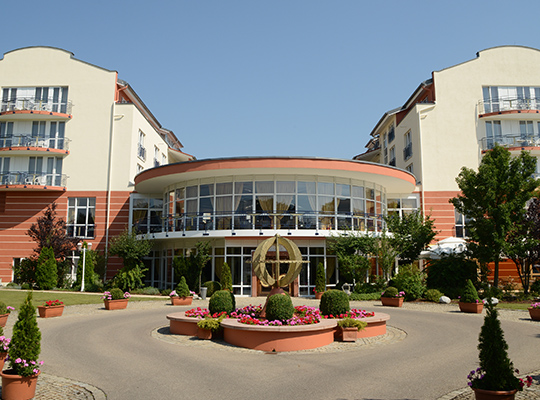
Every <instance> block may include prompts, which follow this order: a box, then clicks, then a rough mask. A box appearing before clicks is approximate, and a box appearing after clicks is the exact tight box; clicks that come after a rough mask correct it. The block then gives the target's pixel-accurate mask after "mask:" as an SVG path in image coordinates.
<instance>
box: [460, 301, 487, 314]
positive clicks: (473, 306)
mask: <svg viewBox="0 0 540 400" xmlns="http://www.w3.org/2000/svg"><path fill="white" fill-rule="evenodd" d="M483 309H484V303H483V302H481V301H479V302H478V303H464V302H462V301H460V302H459V310H460V311H461V312H465V313H471V314H480V313H481V312H482V310H483Z"/></svg>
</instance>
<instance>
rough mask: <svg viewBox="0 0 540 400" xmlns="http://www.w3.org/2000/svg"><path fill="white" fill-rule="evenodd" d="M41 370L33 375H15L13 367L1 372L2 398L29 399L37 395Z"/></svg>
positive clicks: (4, 399)
mask: <svg viewBox="0 0 540 400" xmlns="http://www.w3.org/2000/svg"><path fill="white" fill-rule="evenodd" d="M40 373H41V371H39V372H38V373H37V374H36V375H32V376H20V375H15V373H14V372H13V370H12V369H7V370H5V371H2V372H0V376H1V377H2V400H29V399H32V398H34V396H35V395H36V385H37V379H38V376H39V374H40Z"/></svg>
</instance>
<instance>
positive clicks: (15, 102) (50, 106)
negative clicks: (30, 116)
mask: <svg viewBox="0 0 540 400" xmlns="http://www.w3.org/2000/svg"><path fill="white" fill-rule="evenodd" d="M71 108H72V104H71V101H67V102H52V101H47V100H36V99H34V98H31V97H17V98H16V99H11V100H7V101H6V100H4V101H2V102H1V103H0V112H5V111H49V112H57V113H62V114H71Z"/></svg>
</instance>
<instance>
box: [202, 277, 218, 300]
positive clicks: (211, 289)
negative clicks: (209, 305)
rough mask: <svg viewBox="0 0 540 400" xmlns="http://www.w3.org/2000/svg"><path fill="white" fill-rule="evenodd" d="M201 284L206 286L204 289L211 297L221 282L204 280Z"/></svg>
mask: <svg viewBox="0 0 540 400" xmlns="http://www.w3.org/2000/svg"><path fill="white" fill-rule="evenodd" d="M203 286H204V287H206V288H208V290H207V291H206V296H207V297H212V295H213V294H214V293H215V292H217V291H218V290H221V283H219V282H218V281H206V282H204V283H203Z"/></svg>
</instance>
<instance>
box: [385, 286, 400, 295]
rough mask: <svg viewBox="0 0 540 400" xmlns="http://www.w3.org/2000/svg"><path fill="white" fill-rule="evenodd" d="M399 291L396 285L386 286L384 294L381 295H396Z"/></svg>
mask: <svg viewBox="0 0 540 400" xmlns="http://www.w3.org/2000/svg"><path fill="white" fill-rule="evenodd" d="M398 293H399V290H397V288H396V287H394V286H389V287H387V288H386V290H385V291H384V293H383V294H381V297H396V296H397V295H398Z"/></svg>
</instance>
